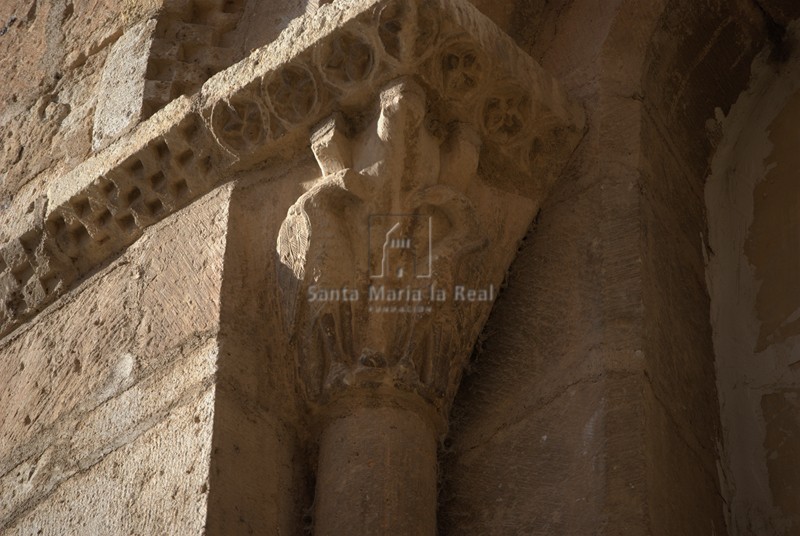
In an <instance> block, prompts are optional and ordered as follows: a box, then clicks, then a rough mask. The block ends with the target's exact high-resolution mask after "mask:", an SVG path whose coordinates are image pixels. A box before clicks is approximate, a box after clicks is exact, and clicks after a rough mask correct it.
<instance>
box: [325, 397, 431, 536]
mask: <svg viewBox="0 0 800 536" xmlns="http://www.w3.org/2000/svg"><path fill="white" fill-rule="evenodd" d="M436 484H437V468H436V435H435V432H434V428H433V426H432V425H431V423H430V422H429V421H428V420H427V419H425V418H423V417H421V416H420V415H419V414H418V413H417V412H416V411H413V410H409V409H402V408H398V407H356V408H353V409H351V410H349V411H348V412H347V413H346V414H344V415H340V416H337V417H332V418H330V419H329V421H328V422H327V423H326V425H325V427H324V429H323V432H322V437H321V440H320V445H319V467H318V471H317V490H316V500H315V515H314V526H315V531H314V533H315V535H316V536H344V535H347V536H377V535H380V536H435V535H436Z"/></svg>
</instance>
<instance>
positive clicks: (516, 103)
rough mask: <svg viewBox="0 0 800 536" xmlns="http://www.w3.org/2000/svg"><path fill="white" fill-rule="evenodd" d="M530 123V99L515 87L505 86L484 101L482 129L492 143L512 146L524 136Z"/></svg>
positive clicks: (511, 85) (525, 92)
mask: <svg viewBox="0 0 800 536" xmlns="http://www.w3.org/2000/svg"><path fill="white" fill-rule="evenodd" d="M530 121H531V97H530V95H529V93H528V92H527V91H526V90H525V89H523V88H521V87H519V86H516V85H513V84H507V85H505V86H503V87H501V88H500V89H498V90H497V91H496V92H494V93H492V96H491V97H489V98H488V99H486V103H485V104H484V107H483V128H484V130H485V132H486V134H487V135H488V136H489V137H490V138H491V139H492V141H495V142H497V143H498V144H513V143H515V142H518V141H520V140H521V139H522V138H523V137H524V136H525V135H526V131H529V129H528V128H527V127H528V126H529V125H530Z"/></svg>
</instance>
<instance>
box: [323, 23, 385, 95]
mask: <svg viewBox="0 0 800 536" xmlns="http://www.w3.org/2000/svg"><path fill="white" fill-rule="evenodd" d="M320 54H321V55H320V69H321V71H322V75H323V76H324V77H325V81H326V82H328V83H329V84H331V85H332V86H334V87H336V88H339V89H342V90H346V89H349V88H350V87H352V86H354V85H356V84H358V83H360V82H362V81H364V80H368V79H369V78H370V77H371V76H372V73H373V71H374V70H375V63H376V61H375V53H374V51H373V49H372V46H371V45H370V43H369V42H368V41H367V39H366V38H365V37H363V36H362V35H359V34H356V33H354V32H345V33H343V34H341V35H339V36H337V37H335V38H334V39H333V40H331V41H330V42H328V43H326V44H324V45H323V46H322V48H321V52H320Z"/></svg>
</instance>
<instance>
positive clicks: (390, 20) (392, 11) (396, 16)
mask: <svg viewBox="0 0 800 536" xmlns="http://www.w3.org/2000/svg"><path fill="white" fill-rule="evenodd" d="M407 12H408V6H407V5H406V4H404V3H402V2H392V3H390V4H388V5H386V6H384V7H383V8H381V10H380V11H379V12H378V35H379V36H380V38H381V43H383V49H384V50H385V51H386V53H387V54H389V55H390V56H392V57H393V58H395V59H398V60H399V59H400V56H401V54H402V52H403V47H402V41H401V35H400V34H401V32H402V31H403V27H404V26H405V18H406V14H407Z"/></svg>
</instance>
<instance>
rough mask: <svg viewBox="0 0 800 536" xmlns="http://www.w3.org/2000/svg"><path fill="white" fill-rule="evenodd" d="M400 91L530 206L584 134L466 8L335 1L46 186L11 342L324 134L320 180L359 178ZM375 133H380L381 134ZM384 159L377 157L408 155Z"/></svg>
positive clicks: (2, 321)
mask: <svg viewBox="0 0 800 536" xmlns="http://www.w3.org/2000/svg"><path fill="white" fill-rule="evenodd" d="M392 87H394V88H398V87H404V88H406V89H407V91H405V93H408V91H410V92H411V93H414V92H416V93H417V94H418V95H419V98H420V99H422V102H425V106H426V109H425V113H424V121H425V130H426V132H428V133H430V134H431V136H433V137H434V138H435V139H437V140H440V142H441V143H444V144H445V145H446V150H444V152H443V154H446V155H450V156H448V157H447V158H449V159H450V163H449V164H447V165H448V166H450V168H451V173H452V175H453V177H455V178H454V179H452V180H453V181H455V182H458V181H459V180H463V177H464V176H465V175H464V173H467V174H472V173H473V170H475V169H476V170H477V173H478V174H479V175H480V179H481V181H483V183H485V184H487V185H489V186H490V187H491V188H495V189H497V190H498V191H504V192H508V195H513V196H516V197H519V198H524V199H526V200H528V201H529V203H531V204H532V205H531V206H536V205H538V203H539V202H540V201H541V199H542V197H543V196H544V194H545V193H546V191H547V190H548V189H549V186H550V184H551V183H552V181H553V180H554V179H555V177H556V176H557V175H558V173H559V171H560V169H561V167H562V165H563V163H564V162H565V161H566V159H567V157H568V155H569V154H570V153H571V151H572V150H573V148H574V146H575V145H576V143H577V140H578V139H579V137H580V135H581V132H582V129H583V115H582V112H581V110H580V109H579V108H578V107H577V106H575V105H574V104H572V103H570V101H569V100H568V99H567V97H566V95H565V94H564V92H563V91H561V90H560V89H559V87H558V84H557V83H556V82H555V81H554V80H553V78H552V77H550V76H549V75H548V74H547V73H546V72H544V71H543V70H542V68H541V67H540V66H539V65H538V64H537V63H536V62H535V61H534V60H533V59H531V58H530V57H529V56H527V55H525V54H524V53H523V52H522V51H521V50H519V49H518V48H517V47H516V46H515V45H514V43H513V41H512V40H511V39H510V38H509V37H508V36H506V35H504V34H503V33H502V32H501V31H499V30H498V29H497V28H496V27H495V26H494V25H493V24H492V23H491V22H490V21H489V20H488V19H486V18H485V17H484V16H483V15H481V14H480V13H479V12H478V11H477V10H475V9H474V8H473V7H472V6H471V5H469V4H468V3H467V2H465V1H462V0H436V1H430V0H425V1H422V0H414V1H405V2H400V1H386V0H382V1H377V0H360V1H353V2H344V3H338V2H337V3H334V4H331V5H326V6H323V7H321V8H320V9H319V10H317V11H315V12H313V13H310V14H308V15H306V16H304V17H302V18H300V19H298V20H296V21H295V22H293V23H292V24H291V25H290V27H289V28H287V30H286V31H284V33H283V34H281V36H280V37H279V39H278V40H277V41H276V42H275V43H273V44H271V45H269V46H267V47H264V48H262V49H259V50H257V51H255V52H254V53H253V54H251V55H250V57H248V58H246V59H245V60H243V61H241V62H239V63H238V64H236V65H233V66H232V67H230V68H228V69H226V70H225V71H222V72H220V73H218V74H217V75H215V76H214V77H213V78H211V79H210V80H209V81H208V82H206V84H205V85H204V86H203V88H202V89H201V91H200V93H198V94H197V95H195V96H194V97H192V98H191V99H190V98H179V99H177V100H176V101H173V102H172V103H171V104H169V105H167V106H166V107H165V108H164V109H162V110H161V111H159V112H158V113H156V114H155V115H154V116H153V117H152V118H150V119H149V120H148V121H146V122H145V123H143V124H141V125H139V127H137V128H136V129H135V130H134V131H133V132H132V133H131V134H130V135H128V136H126V137H124V138H123V139H121V140H119V141H118V142H116V143H114V144H113V145H112V146H110V147H108V148H107V149H105V150H103V151H102V152H100V153H98V154H96V155H95V156H93V157H92V158H90V159H89V160H87V161H86V162H84V163H83V164H82V165H81V166H79V167H77V168H76V169H74V170H73V171H72V172H70V173H69V174H68V175H67V176H65V177H63V178H62V179H61V180H60V181H59V182H58V183H56V184H54V185H53V186H52V187H51V188H50V190H49V191H48V209H47V211H46V212H45V214H44V216H43V218H42V219H41V220H40V221H39V223H38V224H37V225H35V226H33V227H31V228H29V229H24V230H22V232H20V233H19V235H18V238H17V239H15V240H12V241H10V242H8V243H6V244H4V245H3V246H2V247H0V298H1V299H0V335H5V334H8V333H9V332H10V331H11V330H13V329H14V328H15V327H16V326H18V325H19V324H20V323H21V322H24V321H25V320H27V319H29V318H31V316H33V315H34V314H36V313H37V312H38V311H40V310H41V309H42V308H43V307H45V306H46V305H48V304H49V303H52V302H53V301H54V300H55V299H57V298H58V297H59V296H60V295H62V294H63V293H64V292H65V291H67V290H68V289H70V288H72V287H73V286H74V285H75V284H76V283H77V282H79V281H80V280H81V279H82V278H84V277H85V276H86V275H87V274H89V273H91V272H92V270H94V269H96V268H97V267H98V266H99V265H101V264H102V263H103V262H105V261H106V260H108V259H109V258H111V257H112V256H114V255H116V254H118V253H119V252H121V251H122V250H124V249H125V248H126V247H127V246H129V245H130V244H132V243H133V242H134V241H135V240H137V239H138V237H139V236H141V234H142V232H143V231H144V229H145V228H147V227H148V226H150V225H152V224H154V223H156V222H158V221H160V220H162V219H164V218H165V217H167V216H168V215H170V214H171V213H173V212H175V211H177V210H179V209H181V208H182V207H185V206H187V205H188V204H190V203H192V202H193V201H194V200H196V199H197V198H199V197H200V196H202V195H204V194H205V193H207V192H208V191H210V190H211V189H213V188H215V187H216V186H218V185H220V184H221V183H223V182H225V181H228V180H231V179H232V178H234V177H235V174H236V172H237V171H242V170H247V169H251V168H253V167H256V166H259V165H262V164H263V162H264V161H265V160H267V159H269V158H274V157H278V158H279V157H281V155H283V154H286V153H287V152H289V151H290V150H292V149H300V148H302V147H307V146H308V145H309V140H310V139H311V137H312V133H313V136H314V138H313V141H312V144H313V145H314V151H315V154H316V156H317V158H318V161H319V162H320V167H321V170H322V174H323V175H324V176H326V177H336V178H337V179H336V180H341V181H343V183H347V182H348V181H351V179H354V178H355V179H354V180H355V181H356V182H358V180H359V179H358V177H357V175H358V174H361V175H364V173H363V170H354V169H353V168H349V167H348V166H350V165H352V162H351V161H349V160H348V156H347V155H346V153H347V151H348V150H349V149H348V147H351V145H350V141H349V140H352V139H354V137H357V136H358V135H359V133H360V134H361V135H363V136H366V135H367V134H364V133H368V132H370V128H371V125H373V123H374V122H375V121H378V123H380V117H382V116H386V114H387V113H388V109H387V108H386V102H387V101H386V99H387V98H388V97H387V95H388V93H387V92H390V91H391V89H390V88H392ZM408 88H414V89H408ZM400 93H404V92H403V91H401V92H400ZM390 100H391V99H390ZM406 100H407V99H406V98H405V97H403V98H400V99H399V101H398V102H402V107H405V106H406V104H405V103H406ZM381 103H383V104H381ZM336 117H339V119H338V120H337V119H336ZM378 123H376V125H377V127H380V125H379V124H378ZM377 127H376V128H377ZM379 130H380V129H379V128H378V130H375V129H373V130H372V134H369V135H370V136H372V135H377V136H378V138H379V139H380V137H381V133H380V132H379ZM454 133H458V134H454ZM385 134H386V136H388V137H392V136H393V134H392V133H391V132H388V133H385ZM401 138H402V136H401ZM343 140H344V141H343ZM440 142H436V143H437V144H438V143H440ZM403 143H405V142H403ZM401 145H402V144H401ZM437 147H438V145H437ZM387 151H388V152H387V153H385V154H384V158H383V160H381V162H391V161H392V159H397V158H398V156H397V155H394V156H393V155H392V153H391V151H390V150H388V149H387ZM350 157H352V155H350ZM359 158H361V160H362V161H363V160H364V157H363V156H362V157H359ZM447 158H446V159H447ZM446 159H445V160H446ZM400 160H402V159H400ZM443 161H444V160H443ZM376 162H377V161H376ZM397 165H405V164H404V163H402V162H400V163H399V164H397ZM379 167H380V164H379V163H378V168H379ZM376 169H377V168H376ZM348 170H350V171H348ZM459 177H460V178H461V179H459ZM470 180H471V179H470ZM351 182H352V181H351ZM462 186H464V187H466V186H467V185H462ZM348 188H349V186H348ZM456 190H458V188H456ZM473 201H474V200H473ZM531 217H532V215H531ZM480 223H482V224H483V223H484V222H480ZM512 255H513V251H512ZM504 269H505V268H503V270H504Z"/></svg>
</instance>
